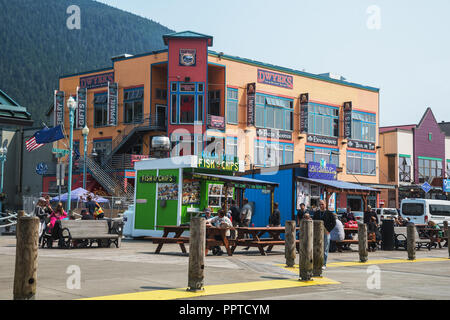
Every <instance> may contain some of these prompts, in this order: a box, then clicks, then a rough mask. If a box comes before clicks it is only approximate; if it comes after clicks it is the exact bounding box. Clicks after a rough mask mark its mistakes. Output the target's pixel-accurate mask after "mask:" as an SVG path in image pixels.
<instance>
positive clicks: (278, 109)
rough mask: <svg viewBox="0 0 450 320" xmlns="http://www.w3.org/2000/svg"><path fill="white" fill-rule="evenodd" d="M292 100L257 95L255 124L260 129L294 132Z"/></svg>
mask: <svg viewBox="0 0 450 320" xmlns="http://www.w3.org/2000/svg"><path fill="white" fill-rule="evenodd" d="M293 106H294V102H293V100H292V99H287V98H281V97H277V96H268V95H262V94H256V106H255V122H256V126H257V127H259V128H268V129H278V130H293V122H292V119H293V110H294V109H293Z"/></svg>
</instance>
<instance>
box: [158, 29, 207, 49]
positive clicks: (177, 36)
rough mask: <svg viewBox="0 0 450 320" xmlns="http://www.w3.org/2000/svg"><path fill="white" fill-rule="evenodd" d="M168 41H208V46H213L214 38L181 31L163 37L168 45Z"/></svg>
mask: <svg viewBox="0 0 450 320" xmlns="http://www.w3.org/2000/svg"><path fill="white" fill-rule="evenodd" d="M168 39H206V40H207V41H208V46H209V47H211V46H212V45H213V37H212V36H208V35H206V34H202V33H198V32H193V31H181V32H174V33H169V34H165V35H163V40H164V44H165V45H167V43H168Z"/></svg>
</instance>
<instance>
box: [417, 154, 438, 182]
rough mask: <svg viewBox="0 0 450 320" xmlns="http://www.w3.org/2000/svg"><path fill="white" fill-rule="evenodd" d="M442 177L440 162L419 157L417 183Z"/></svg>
mask: <svg viewBox="0 0 450 320" xmlns="http://www.w3.org/2000/svg"><path fill="white" fill-rule="evenodd" d="M440 177H442V160H441V159H430V158H422V157H419V183H424V182H431V181H432V180H433V179H434V178H440Z"/></svg>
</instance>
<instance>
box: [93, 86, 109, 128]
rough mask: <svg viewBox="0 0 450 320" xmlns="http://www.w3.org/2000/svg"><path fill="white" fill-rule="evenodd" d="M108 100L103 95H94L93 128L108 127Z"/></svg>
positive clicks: (104, 94)
mask: <svg viewBox="0 0 450 320" xmlns="http://www.w3.org/2000/svg"><path fill="white" fill-rule="evenodd" d="M107 102H108V98H107V95H106V92H105V93H99V94H96V95H94V127H104V126H107V125H108V105H107Z"/></svg>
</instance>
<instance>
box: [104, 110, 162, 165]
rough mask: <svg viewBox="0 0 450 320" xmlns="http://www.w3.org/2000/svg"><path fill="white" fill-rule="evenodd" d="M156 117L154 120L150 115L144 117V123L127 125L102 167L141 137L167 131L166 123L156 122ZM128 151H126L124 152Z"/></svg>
mask: <svg viewBox="0 0 450 320" xmlns="http://www.w3.org/2000/svg"><path fill="white" fill-rule="evenodd" d="M156 120H157V119H156V117H155V118H152V117H151V116H150V114H146V115H144V117H143V121H142V122H140V123H136V124H130V125H126V126H125V128H124V129H123V131H122V133H121V134H119V135H118V136H117V137H115V138H114V140H113V141H112V143H111V151H110V152H109V153H108V154H105V155H104V157H103V160H102V165H104V164H107V163H110V162H111V158H112V156H113V155H114V154H116V153H117V152H118V151H121V149H122V148H124V147H129V146H130V145H132V144H133V143H134V141H135V140H136V139H137V138H138V137H139V135H141V134H143V133H146V132H149V131H155V132H156V131H164V132H165V131H166V129H167V125H166V123H165V122H164V121H156ZM122 151H126V150H122Z"/></svg>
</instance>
